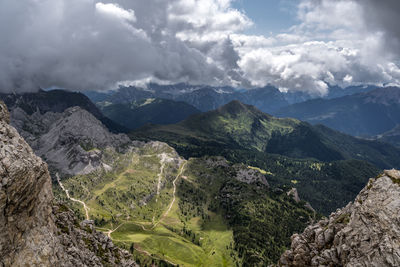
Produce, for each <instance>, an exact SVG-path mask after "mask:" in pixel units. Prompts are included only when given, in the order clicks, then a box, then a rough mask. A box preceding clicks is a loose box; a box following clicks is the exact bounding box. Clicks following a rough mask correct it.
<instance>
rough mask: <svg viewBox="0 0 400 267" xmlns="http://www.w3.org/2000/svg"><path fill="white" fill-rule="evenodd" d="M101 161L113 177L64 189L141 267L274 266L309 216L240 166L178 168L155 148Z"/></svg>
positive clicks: (174, 157) (208, 163)
mask: <svg viewBox="0 0 400 267" xmlns="http://www.w3.org/2000/svg"><path fill="white" fill-rule="evenodd" d="M104 153H105V158H106V159H108V160H109V163H110V165H111V166H112V168H113V170H112V171H109V172H106V171H105V170H103V171H98V172H94V173H92V174H88V175H79V176H76V177H71V178H68V179H66V180H63V181H62V183H63V186H64V187H65V188H66V189H67V190H68V191H69V193H70V194H71V197H72V198H75V199H76V200H80V201H83V202H84V203H85V204H86V205H87V207H88V218H87V219H93V220H94V221H95V224H96V226H97V229H98V230H101V231H103V232H105V233H106V234H107V235H109V236H110V237H111V239H112V240H113V242H115V243H117V244H118V245H120V246H122V247H124V248H126V249H128V250H131V251H132V252H133V253H134V255H135V258H136V260H137V261H138V262H140V263H141V264H142V265H146V264H147V265H149V264H150V263H151V262H156V263H158V264H164V265H169V264H175V265H176V264H179V265H180V266H235V265H239V266H262V265H263V264H266V263H268V264H270V263H274V262H276V261H277V260H278V258H279V256H280V254H281V253H282V252H283V251H284V250H285V248H287V246H288V245H289V244H290V236H291V235H292V234H293V233H294V232H299V231H302V230H303V229H304V227H305V226H306V225H307V223H308V222H309V221H310V219H311V218H313V217H314V216H315V214H314V213H313V212H312V211H311V210H309V209H306V208H305V207H304V205H305V202H299V203H296V202H295V201H294V200H293V199H292V198H291V197H290V196H288V195H287V194H286V192H287V190H288V189H284V190H272V189H269V187H268V185H267V184H266V183H265V178H264V176H263V174H262V173H263V172H262V171H261V170H260V171H259V170H255V169H252V168H249V167H247V166H246V165H235V166H233V165H231V164H229V163H228V162H226V161H225V160H224V159H222V158H212V157H211V158H210V157H207V158H201V159H195V158H192V159H189V160H184V159H182V158H180V157H179V155H178V154H176V152H175V151H174V150H173V149H171V148H170V147H169V146H167V145H165V144H162V143H158V142H152V143H148V144H146V145H142V146H141V147H138V148H137V149H134V150H133V151H131V152H130V153H128V154H118V153H115V152H112V151H105V152H104ZM113 162H114V164H113ZM247 176H249V177H253V178H254V179H253V178H252V179H253V180H252V179H249V180H248V181H246V179H247V178H246V177H247ZM243 179H244V180H243ZM55 194H56V196H57V197H58V198H59V199H61V200H63V201H65V203H66V204H67V205H69V206H71V207H73V208H74V209H75V210H76V211H77V213H78V215H79V216H80V217H81V218H82V219H83V218H85V217H86V215H85V210H84V208H83V206H82V205H81V203H78V202H73V201H71V200H69V199H67V196H66V194H65V192H63V191H62V190H61V188H60V187H59V186H56V187H55Z"/></svg>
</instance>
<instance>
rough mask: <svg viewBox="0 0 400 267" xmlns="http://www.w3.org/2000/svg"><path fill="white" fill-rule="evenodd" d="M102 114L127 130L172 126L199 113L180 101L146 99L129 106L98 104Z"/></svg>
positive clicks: (122, 104)
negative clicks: (150, 125) (148, 126)
mask: <svg viewBox="0 0 400 267" xmlns="http://www.w3.org/2000/svg"><path fill="white" fill-rule="evenodd" d="M97 106H98V107H99V108H100V109H101V111H102V112H103V114H104V115H105V116H106V117H108V118H110V119H111V120H113V121H115V122H117V123H119V124H121V125H123V126H124V127H126V128H128V129H131V130H132V129H136V128H138V127H140V126H143V125H145V124H148V123H152V124H172V123H177V122H179V121H181V120H184V119H186V118H187V117H189V116H190V115H193V114H197V113H200V111H199V110H198V109H196V108H195V107H193V106H191V105H189V104H187V103H185V102H181V101H173V100H167V99H157V98H147V99H143V100H141V101H137V102H132V103H130V104H125V103H121V104H112V103H109V102H102V103H98V104H97Z"/></svg>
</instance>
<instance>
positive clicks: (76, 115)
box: [10, 107, 130, 176]
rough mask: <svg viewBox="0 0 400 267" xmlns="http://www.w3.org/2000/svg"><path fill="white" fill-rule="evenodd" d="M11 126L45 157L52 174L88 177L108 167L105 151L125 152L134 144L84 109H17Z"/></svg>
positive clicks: (39, 154) (14, 111) (38, 153)
mask: <svg viewBox="0 0 400 267" xmlns="http://www.w3.org/2000/svg"><path fill="white" fill-rule="evenodd" d="M10 113H11V124H12V125H13V126H14V127H15V128H16V129H17V130H18V132H19V133H20V134H21V135H22V136H23V137H24V139H25V140H26V141H27V142H28V143H29V145H30V146H31V147H32V148H33V150H34V151H35V153H36V155H38V156H40V157H41V158H43V160H45V161H46V163H47V164H49V167H50V168H51V169H50V170H51V171H54V173H55V172H59V173H60V174H61V175H62V176H63V175H67V176H69V175H76V174H87V173H90V172H92V171H94V170H97V169H100V168H108V166H105V165H104V162H103V159H102V157H103V151H104V149H112V150H123V149H124V148H126V147H128V146H129V144H130V139H129V138H128V136H127V135H125V134H113V133H111V132H110V131H109V130H108V129H107V128H106V127H105V126H104V125H103V124H102V123H101V122H100V121H99V120H98V119H97V118H96V117H95V116H93V115H92V114H91V113H89V112H88V111H86V110H85V109H82V108H80V107H71V108H68V109H66V110H64V111H63V112H61V113H56V112H51V111H49V112H46V113H43V114H42V113H40V112H39V111H37V112H34V113H32V114H31V115H29V114H27V113H26V112H25V111H24V110H23V109H21V108H19V107H16V108H14V109H13V110H12V111H11V112H10Z"/></svg>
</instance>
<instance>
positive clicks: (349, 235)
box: [279, 170, 400, 266]
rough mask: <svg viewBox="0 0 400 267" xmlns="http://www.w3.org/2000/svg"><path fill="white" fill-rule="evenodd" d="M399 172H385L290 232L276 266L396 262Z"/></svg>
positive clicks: (399, 222)
mask: <svg viewBox="0 0 400 267" xmlns="http://www.w3.org/2000/svg"><path fill="white" fill-rule="evenodd" d="M399 240H400V171H396V170H390V171H385V172H384V174H383V175H381V176H380V177H378V178H376V179H371V180H370V181H369V183H368V185H367V186H366V187H365V188H364V189H363V190H362V191H361V192H360V193H359V195H358V196H357V198H356V199H355V201H354V203H349V204H348V205H347V206H346V207H345V208H343V209H341V210H338V211H337V212H334V213H332V214H331V216H330V217H329V218H328V219H324V220H321V221H320V222H319V223H317V224H315V225H311V226H308V227H307V228H306V229H305V230H304V232H303V233H302V234H295V235H293V236H292V244H291V249H290V250H288V251H286V252H285V253H284V254H283V255H282V257H281V259H280V262H279V265H280V266H400V242H399Z"/></svg>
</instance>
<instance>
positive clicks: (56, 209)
mask: <svg viewBox="0 0 400 267" xmlns="http://www.w3.org/2000/svg"><path fill="white" fill-rule="evenodd" d="M53 201H54V199H53V193H52V189H51V179H50V175H49V172H48V170H47V165H46V164H45V163H44V162H43V161H42V160H41V159H40V158H39V157H37V156H35V154H34V153H33V151H32V149H31V148H30V147H29V145H28V144H27V143H26V142H25V141H24V139H23V138H22V137H21V136H20V135H19V134H18V133H17V131H16V130H15V129H14V128H13V127H11V126H9V114H8V111H7V108H6V107H5V105H4V104H3V103H2V102H0V266H102V265H111V266H116V265H118V266H135V263H134V262H133V261H132V260H131V259H130V256H129V254H128V253H127V252H125V251H122V250H120V249H118V248H116V247H114V245H113V244H112V243H111V241H110V240H109V239H108V238H107V237H106V236H104V235H103V234H101V233H98V232H96V231H95V230H94V229H93V228H92V226H91V225H90V223H86V224H79V223H78V222H77V221H76V219H75V218H74V216H73V214H72V213H71V212H70V211H69V210H68V209H66V208H65V207H62V206H59V205H55V206H54V204H53Z"/></svg>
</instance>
